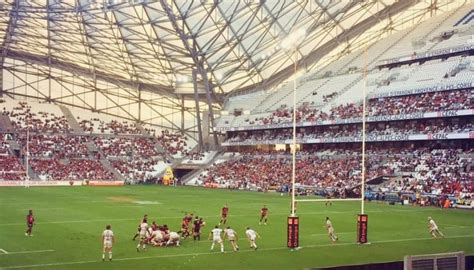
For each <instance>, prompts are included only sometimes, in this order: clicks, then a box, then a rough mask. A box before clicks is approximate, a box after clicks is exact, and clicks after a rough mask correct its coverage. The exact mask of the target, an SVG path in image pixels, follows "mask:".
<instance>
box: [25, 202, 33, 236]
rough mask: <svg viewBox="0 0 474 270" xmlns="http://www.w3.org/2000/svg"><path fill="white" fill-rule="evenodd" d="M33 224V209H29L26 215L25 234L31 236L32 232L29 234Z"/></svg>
mask: <svg viewBox="0 0 474 270" xmlns="http://www.w3.org/2000/svg"><path fill="white" fill-rule="evenodd" d="M33 225H35V217H34V216H33V210H31V209H30V210H29V211H28V215H27V216H26V226H27V229H26V232H25V235H26V236H33V234H31V233H32V232H33Z"/></svg>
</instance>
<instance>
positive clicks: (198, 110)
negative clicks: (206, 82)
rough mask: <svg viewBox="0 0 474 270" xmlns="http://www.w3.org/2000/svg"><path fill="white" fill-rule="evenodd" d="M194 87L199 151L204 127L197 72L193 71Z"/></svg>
mask: <svg viewBox="0 0 474 270" xmlns="http://www.w3.org/2000/svg"><path fill="white" fill-rule="evenodd" d="M193 85H194V102H195V103H196V120H197V128H198V145H199V146H198V150H199V151H201V150H202V146H203V141H202V125H201V109H200V108H199V92H198V85H197V70H196V69H193Z"/></svg>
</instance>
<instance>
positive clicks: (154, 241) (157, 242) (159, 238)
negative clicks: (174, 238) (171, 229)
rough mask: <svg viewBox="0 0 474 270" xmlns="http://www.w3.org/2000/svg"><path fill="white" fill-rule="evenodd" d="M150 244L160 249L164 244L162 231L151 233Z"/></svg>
mask: <svg viewBox="0 0 474 270" xmlns="http://www.w3.org/2000/svg"><path fill="white" fill-rule="evenodd" d="M149 240H150V243H151V245H152V246H154V247H159V246H161V244H162V242H163V234H162V232H161V231H159V230H154V231H153V230H152V232H151V235H150V238H149Z"/></svg>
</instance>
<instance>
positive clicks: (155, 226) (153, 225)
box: [151, 221, 158, 231]
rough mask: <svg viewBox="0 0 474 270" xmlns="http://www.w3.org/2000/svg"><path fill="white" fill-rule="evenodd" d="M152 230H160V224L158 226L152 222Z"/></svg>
mask: <svg viewBox="0 0 474 270" xmlns="http://www.w3.org/2000/svg"><path fill="white" fill-rule="evenodd" d="M151 229H152V230H153V231H156V230H158V224H156V222H155V221H152V222H151Z"/></svg>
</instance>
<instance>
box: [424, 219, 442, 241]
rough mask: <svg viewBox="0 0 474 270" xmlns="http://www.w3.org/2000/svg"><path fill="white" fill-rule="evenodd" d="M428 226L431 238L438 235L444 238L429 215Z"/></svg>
mask: <svg viewBox="0 0 474 270" xmlns="http://www.w3.org/2000/svg"><path fill="white" fill-rule="evenodd" d="M428 228H429V229H430V234H431V236H432V237H433V238H438V236H441V237H443V238H444V234H443V233H442V232H441V231H440V230H439V229H438V225H436V222H435V221H434V220H433V219H432V218H431V217H428Z"/></svg>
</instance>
